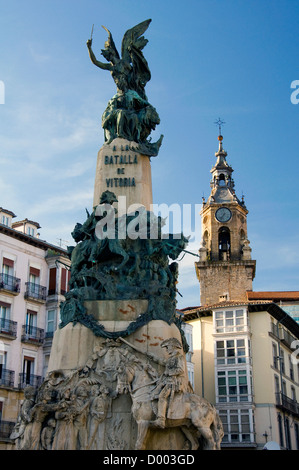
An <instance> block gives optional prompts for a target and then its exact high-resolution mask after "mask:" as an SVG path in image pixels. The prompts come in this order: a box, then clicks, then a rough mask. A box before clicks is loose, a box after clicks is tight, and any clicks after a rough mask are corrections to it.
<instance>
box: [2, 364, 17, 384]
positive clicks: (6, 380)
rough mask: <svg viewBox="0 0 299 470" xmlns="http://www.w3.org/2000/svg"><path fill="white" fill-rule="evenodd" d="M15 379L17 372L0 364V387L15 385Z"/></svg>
mask: <svg viewBox="0 0 299 470" xmlns="http://www.w3.org/2000/svg"><path fill="white" fill-rule="evenodd" d="M14 381H15V372H14V371H13V370H8V369H3V368H2V367H1V365H0V387H13V386H14Z"/></svg>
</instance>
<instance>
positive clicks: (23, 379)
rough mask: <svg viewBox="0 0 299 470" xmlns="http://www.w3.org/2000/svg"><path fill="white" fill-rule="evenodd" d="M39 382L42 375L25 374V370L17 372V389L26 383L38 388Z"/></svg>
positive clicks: (25, 385)
mask: <svg viewBox="0 0 299 470" xmlns="http://www.w3.org/2000/svg"><path fill="white" fill-rule="evenodd" d="M41 383H42V377H41V376H40V375H34V374H27V373H26V372H21V373H20V374H19V389H24V388H25V387H27V386H28V385H30V386H31V387H35V388H38V387H39V386H40V385H41Z"/></svg>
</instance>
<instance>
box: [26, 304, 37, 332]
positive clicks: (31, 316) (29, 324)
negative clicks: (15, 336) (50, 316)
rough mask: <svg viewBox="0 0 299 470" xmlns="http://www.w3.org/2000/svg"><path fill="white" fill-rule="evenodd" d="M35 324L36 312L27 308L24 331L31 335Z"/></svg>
mask: <svg viewBox="0 0 299 470" xmlns="http://www.w3.org/2000/svg"><path fill="white" fill-rule="evenodd" d="M36 325H37V312H33V311H32V310H27V313H26V330H25V331H26V333H27V334H29V335H33V334H34V332H35V328H36Z"/></svg>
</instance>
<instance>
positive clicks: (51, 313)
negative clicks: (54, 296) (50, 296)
mask: <svg viewBox="0 0 299 470" xmlns="http://www.w3.org/2000/svg"><path fill="white" fill-rule="evenodd" d="M55 317H56V311H55V310H48V312H47V325H46V332H47V334H48V336H52V335H53V333H54V331H55Z"/></svg>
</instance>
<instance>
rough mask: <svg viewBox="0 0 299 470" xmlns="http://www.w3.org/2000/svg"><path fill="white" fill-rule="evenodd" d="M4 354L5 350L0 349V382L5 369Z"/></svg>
mask: <svg viewBox="0 0 299 470" xmlns="http://www.w3.org/2000/svg"><path fill="white" fill-rule="evenodd" d="M6 355H7V353H6V352H5V351H0V384H1V379H2V375H3V370H4V369H6Z"/></svg>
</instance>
